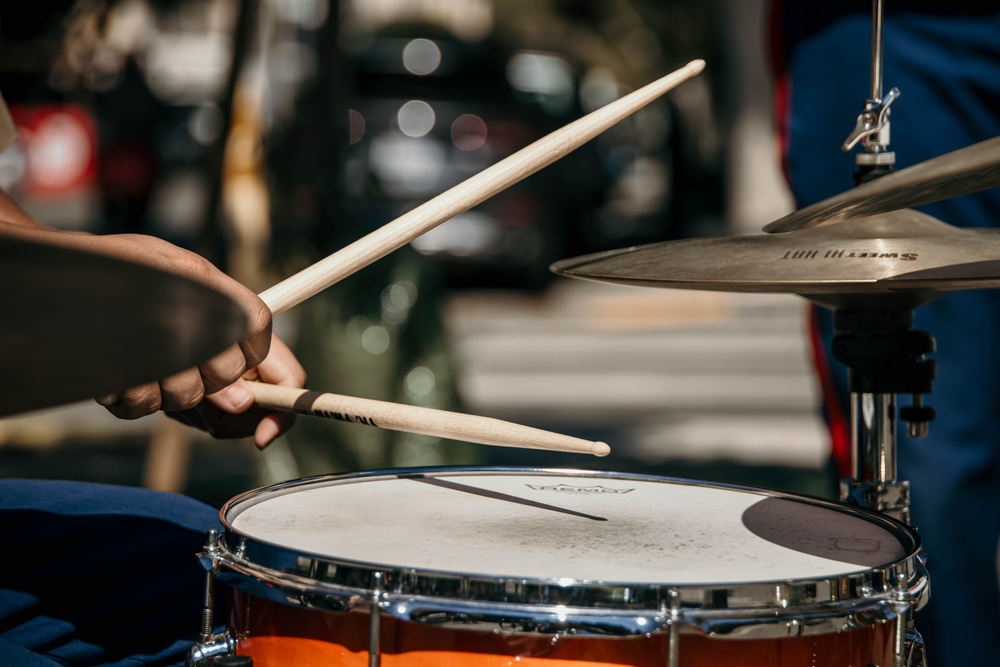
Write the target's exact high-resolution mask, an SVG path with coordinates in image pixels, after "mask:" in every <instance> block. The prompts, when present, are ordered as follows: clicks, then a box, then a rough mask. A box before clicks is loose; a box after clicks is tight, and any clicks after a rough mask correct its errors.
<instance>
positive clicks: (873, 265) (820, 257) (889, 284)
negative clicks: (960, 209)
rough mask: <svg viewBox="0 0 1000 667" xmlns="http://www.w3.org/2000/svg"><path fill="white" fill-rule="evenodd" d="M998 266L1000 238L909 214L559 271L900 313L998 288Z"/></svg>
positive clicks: (717, 241)
mask: <svg viewBox="0 0 1000 667" xmlns="http://www.w3.org/2000/svg"><path fill="white" fill-rule="evenodd" d="M998 257H1000V230H996V229H978V228H977V229H968V228H958V227H955V226H953V225H948V224H946V223H944V222H941V221H940V220H937V219H936V218H933V217H931V216H929V215H925V214H923V213H920V212H919V211H915V210H912V209H902V210H897V211H891V212H888V213H883V214H879V215H874V216H870V217H866V218H856V219H849V220H846V221H844V222H842V223H840V224H837V225H830V226H821V227H815V228H812V229H805V230H801V231H796V232H788V233H785V234H751V235H746V236H723V237H709V238H692V239H683V240H680V241H668V242H665V243H653V244H649V245H644V246H635V247H631V248H624V249H621V250H611V251H607V252H601V253H596V254H592V255H586V256H583V257H578V258H575V259H566V260H562V261H559V262H556V263H555V264H553V265H552V270H553V271H554V272H556V273H558V274H561V275H565V276H570V277H574V278H583V279H588V280H596V281H602V282H611V283H621V284H627V285H641V286H650V287H670V288H679V289H697V290H712V291H720V292H784V293H789V294H797V295H800V296H803V297H806V298H808V299H810V300H813V301H815V302H817V303H819V304H821V305H824V306H826V307H829V308H838V309H844V308H847V309H859V310H864V309H873V308H878V309H884V308H890V309H896V308H900V309H901V308H915V307H917V306H919V305H921V304H923V303H926V302H927V301H930V300H932V299H934V298H936V297H937V296H940V295H941V294H942V293H944V292H948V291H953V290H961V289H974V288H985V287H1000V261H998V260H997V259H996V258H998ZM994 268H995V269H997V271H993V269H994Z"/></svg>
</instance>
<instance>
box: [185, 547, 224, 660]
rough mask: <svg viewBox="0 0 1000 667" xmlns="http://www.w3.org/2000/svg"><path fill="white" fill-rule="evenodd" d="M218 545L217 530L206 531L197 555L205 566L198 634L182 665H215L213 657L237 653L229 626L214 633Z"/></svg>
mask: <svg viewBox="0 0 1000 667" xmlns="http://www.w3.org/2000/svg"><path fill="white" fill-rule="evenodd" d="M220 551H221V548H220V546H219V531H217V530H215V529H212V530H209V531H208V537H207V539H206V541H205V547H204V551H203V552H201V553H200V554H198V560H199V562H200V563H201V565H202V567H204V568H205V595H204V598H203V600H202V609H201V633H200V635H199V636H198V641H197V642H196V643H195V644H194V645H193V646H192V647H191V648H190V650H189V651H188V655H187V658H186V659H185V663H184V664H185V665H187V666H189V667H193V666H194V665H214V664H216V662H215V661H216V658H220V657H224V656H231V655H235V654H236V637H235V635H234V634H233V632H232V631H231V630H229V629H228V628H227V629H226V630H224V631H222V632H219V633H216V632H215V579H216V575H217V574H218V572H219V570H218V565H217V563H216V558H217V557H218V555H219V552H220Z"/></svg>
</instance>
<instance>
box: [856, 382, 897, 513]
mask: <svg viewBox="0 0 1000 667" xmlns="http://www.w3.org/2000/svg"><path fill="white" fill-rule="evenodd" d="M851 426H852V429H851V468H852V478H851V479H850V480H843V481H842V482H841V487H840V488H841V492H840V494H841V498H840V499H841V500H842V501H844V502H847V503H849V504H851V505H855V506H858V507H864V508H866V509H871V510H875V511H877V512H881V513H883V514H887V515H889V516H892V517H893V518H895V519H899V520H900V521H902V522H904V523H909V519H910V505H909V482H906V481H902V480H898V479H896V442H897V440H896V395H895V394H891V393H864V392H852V393H851Z"/></svg>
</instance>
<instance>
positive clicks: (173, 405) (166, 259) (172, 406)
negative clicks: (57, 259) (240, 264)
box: [0, 192, 306, 448]
mask: <svg viewBox="0 0 1000 667" xmlns="http://www.w3.org/2000/svg"><path fill="white" fill-rule="evenodd" d="M3 236H9V237H15V238H22V239H28V240H34V241H38V242H41V243H47V244H51V245H53V246H59V247H64V248H70V249H75V250H80V251H83V252H92V253H95V254H102V255H107V256H112V257H116V258H118V259H122V260H126V261H130V262H133V263H138V264H144V265H147V266H151V267H153V268H155V269H159V270H161V271H165V272H168V273H173V274H175V275H180V276H184V277H186V278H189V279H192V280H196V281H198V282H201V283H203V284H206V285H208V286H210V287H213V288H215V289H217V290H218V291H220V292H222V293H223V294H225V295H227V296H228V297H229V298H230V299H232V300H233V301H235V302H236V303H237V304H238V305H239V306H240V307H241V308H242V309H243V311H244V313H245V314H246V316H247V321H248V327H247V331H246V333H245V335H244V337H243V339H242V340H240V341H239V343H238V344H236V345H233V346H232V347H230V348H228V349H227V350H224V351H223V352H222V353H220V354H218V355H216V356H215V357H213V358H211V359H209V360H207V361H205V362H203V363H201V364H199V366H198V367H197V368H191V369H188V370H186V371H182V372H181V373H178V374H176V375H173V376H171V377H167V378H163V379H161V380H160V381H159V382H151V383H148V384H145V385H141V386H139V387H133V388H131V389H128V390H126V391H123V392H120V393H118V394H114V395H111V396H101V397H98V398H97V400H98V402H99V403H100V404H101V405H103V406H104V407H106V408H107V409H108V410H109V411H110V412H111V413H112V414H114V415H115V416H117V417H119V418H121V419H136V418H138V417H142V416H145V415H148V414H152V413H153V412H156V411H158V410H164V411H166V412H167V413H168V414H170V415H171V416H174V417H177V418H179V419H181V420H182V421H185V422H186V423H189V424H192V425H194V426H198V427H199V428H203V429H204V430H207V431H209V432H211V433H213V434H214V435H217V436H218V437H243V436H249V435H254V439H255V442H256V444H257V446H258V447H260V448H263V447H265V446H267V445H268V444H270V443H271V442H272V441H273V440H274V439H275V438H277V437H278V436H279V435H281V433H283V432H284V431H286V430H287V429H288V428H289V427H290V426H291V424H292V421H293V420H292V419H291V418H290V415H288V414H286V413H275V412H264V411H258V410H253V409H251V408H253V401H252V394H251V393H250V391H249V390H248V389H247V388H246V387H245V386H243V385H242V379H243V378H244V377H246V378H248V379H255V380H256V379H259V380H263V381H265V382H271V383H273V384H281V385H284V386H290V387H304V386H305V381H306V374H305V371H304V370H303V369H302V366H301V365H300V364H299V362H298V360H297V359H296V358H295V356H294V355H293V354H292V352H291V351H290V350H289V349H288V347H287V346H286V345H285V344H284V343H282V342H281V341H280V340H278V339H277V338H276V337H274V336H273V335H272V332H271V311H270V310H269V309H268V307H267V305H266V304H265V303H264V302H263V301H262V300H261V299H260V298H259V297H258V296H257V295H256V294H255V293H254V292H253V291H252V290H250V289H248V288H247V287H245V286H244V285H242V284H240V283H238V282H237V281H235V280H233V279H232V278H230V277H229V276H227V275H226V274H224V273H223V272H222V271H220V270H219V269H218V268H216V267H215V266H213V265H212V264H211V263H210V262H208V261H207V260H206V259H204V258H203V257H201V256H200V255H197V254H196V253H193V252H190V251H188V250H185V249H183V248H180V247H177V246H175V245H173V244H171V243H168V242H167V241H164V240H162V239H159V238H156V237H153V236H146V235H142V234H112V235H106V236H101V235H94V234H86V233H80V232H67V231H60V230H56V229H53V228H51V227H47V226H45V225H43V224H42V223H40V222H38V221H37V220H35V219H33V218H32V217H31V216H30V215H28V213H27V212H25V211H24V210H23V209H22V208H21V207H20V206H18V204H17V203H16V202H15V201H14V200H13V199H11V198H10V196H9V195H7V194H6V193H3V192H0V237H3ZM192 414H194V415H197V416H198V418H193V417H191V415H192Z"/></svg>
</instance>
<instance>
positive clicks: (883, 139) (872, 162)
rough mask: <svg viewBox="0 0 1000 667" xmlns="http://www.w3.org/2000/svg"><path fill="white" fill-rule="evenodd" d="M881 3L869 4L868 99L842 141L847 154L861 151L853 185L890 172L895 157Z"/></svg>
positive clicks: (893, 94)
mask: <svg viewBox="0 0 1000 667" xmlns="http://www.w3.org/2000/svg"><path fill="white" fill-rule="evenodd" d="M883 13H884V1H883V0H873V2H872V48H871V58H872V61H871V95H870V96H869V97H868V99H866V100H865V103H864V110H863V111H862V112H861V114H860V115H858V119H857V122H856V124H855V126H854V130H853V131H852V132H851V134H850V135H849V136H848V137H847V139H845V140H844V143H843V144H842V145H841V147H840V148H841V150H843V151H844V152H848V151H850V150H851V149H852V148H854V147H855V146H857V145H858V143H861V145H862V147H863V148H864V151H863V152H861V153H858V154H856V155H855V156H854V161H855V163H856V164H857V165H858V170H857V171H856V172H855V174H854V181H855V183H857V184H859V185H860V184H861V183H866V182H869V181H871V180H874V179H876V178H879V177H881V176H884V175H886V174H887V173H889V172H891V171H892V166H893V165H894V164H895V163H896V155H895V153H893V152H892V151H890V150H889V107H890V106H891V105H892V103H893V102H895V101H896V100H897V99H898V98H899V94H900V93H899V88H892V89H891V90H890V91H889V92H888V93H886V95H885V97H883V96H882V18H883Z"/></svg>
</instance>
